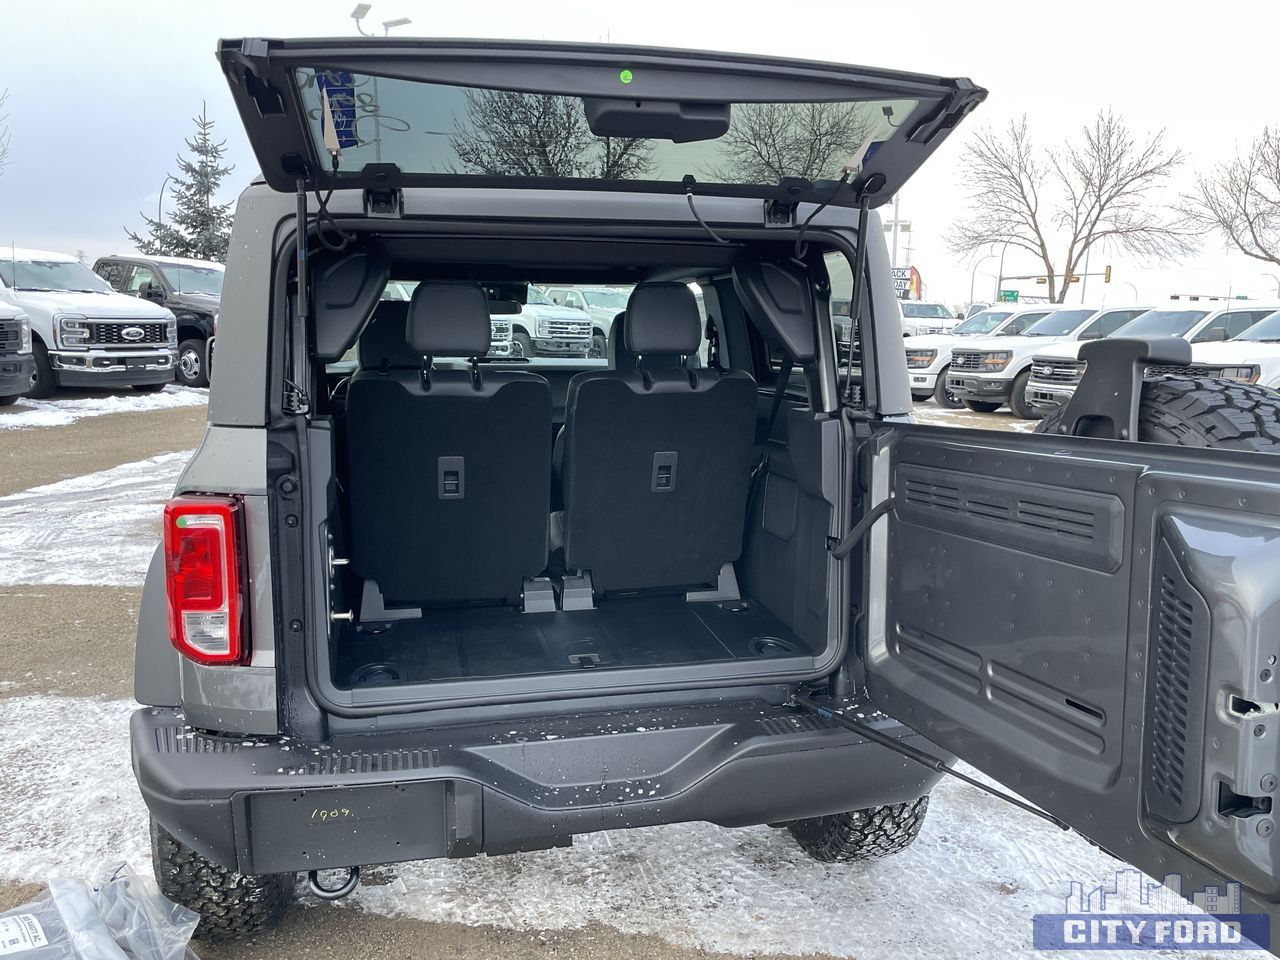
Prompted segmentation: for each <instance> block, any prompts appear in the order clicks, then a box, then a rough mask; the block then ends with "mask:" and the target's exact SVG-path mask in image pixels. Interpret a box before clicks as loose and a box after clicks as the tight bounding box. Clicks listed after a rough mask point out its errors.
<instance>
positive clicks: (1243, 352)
mask: <svg viewBox="0 0 1280 960" xmlns="http://www.w3.org/2000/svg"><path fill="white" fill-rule="evenodd" d="M1191 372H1192V373H1193V374H1194V375H1195V376H1197V377H1206V376H1208V377H1224V378H1226V379H1228V380H1238V381H1240V382H1241V383H1258V384H1261V385H1262V386H1264V387H1270V388H1271V389H1272V390H1280V309H1277V310H1276V311H1275V312H1274V313H1270V314H1268V315H1267V316H1266V317H1264V318H1263V319H1262V320H1259V321H1258V322H1257V323H1256V324H1254V325H1253V326H1251V327H1250V328H1249V329H1248V330H1246V331H1245V332H1244V333H1242V334H1240V335H1239V336H1237V337H1236V338H1235V339H1234V340H1227V341H1226V342H1220V343H1197V344H1195V345H1194V346H1192V348H1191Z"/></svg>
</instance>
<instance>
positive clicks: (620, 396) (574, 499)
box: [561, 283, 756, 593]
mask: <svg viewBox="0 0 1280 960" xmlns="http://www.w3.org/2000/svg"><path fill="white" fill-rule="evenodd" d="M616 329H617V324H616V321H615V331H616ZM623 330H624V333H623V337H624V338H625V347H626V349H625V350H617V351H613V356H612V359H613V360H614V362H615V363H616V364H617V366H618V369H612V370H599V371H591V372H588V373H580V374H578V375H577V376H575V377H574V378H573V380H572V381H571V382H570V384H569V395H568V399H567V403H566V414H565V427H564V434H563V437H564V454H563V457H564V462H563V465H562V468H561V470H562V474H561V483H562V485H563V488H562V491H561V494H562V499H563V502H564V507H565V513H564V545H565V566H566V567H567V568H568V569H569V570H571V571H581V570H586V571H590V573H591V578H592V582H593V586H594V588H595V590H596V592H598V593H607V592H611V591H615V592H616V591H628V590H641V589H650V588H662V587H669V588H678V587H687V586H693V585H696V584H704V583H709V582H712V581H714V580H715V579H716V577H717V574H718V573H719V571H720V568H721V566H722V565H723V564H725V563H728V562H731V561H733V560H736V559H737V557H738V555H739V553H740V552H741V550H742V537H743V527H744V523H745V514H746V501H747V490H748V486H749V483H750V476H751V465H752V443H753V439H754V438H753V433H754V429H755V417H756V388H755V381H754V380H752V378H751V377H750V376H749V375H748V374H746V373H743V372H741V371H736V370H729V371H719V370H709V369H697V370H692V369H686V368H684V367H683V366H681V362H682V358H683V357H684V356H688V355H691V354H694V353H696V352H697V350H698V347H699V345H700V343H701V330H702V323H701V319H700V317H699V314H698V308H697V302H696V301H695V299H694V296H693V293H692V292H691V291H690V290H689V288H688V287H687V286H685V285H684V284H682V283H645V284H640V285H639V286H637V287H636V288H635V289H634V291H632V294H631V297H630V300H629V301H628V304H627V311H626V318H625V321H624V326H623ZM633 357H639V360H638V362H637V361H636V360H634V359H633Z"/></svg>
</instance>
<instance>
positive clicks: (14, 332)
mask: <svg viewBox="0 0 1280 960" xmlns="http://www.w3.org/2000/svg"><path fill="white" fill-rule="evenodd" d="M20 327H21V324H19V323H18V321H17V320H0V353H17V352H18V341H19V340H20V339H21V335H20V334H19V333H18V330H19V328H20Z"/></svg>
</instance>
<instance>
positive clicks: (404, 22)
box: [351, 3, 413, 163]
mask: <svg viewBox="0 0 1280 960" xmlns="http://www.w3.org/2000/svg"><path fill="white" fill-rule="evenodd" d="M372 9H373V4H371V3H357V4H356V8H355V9H354V10H352V11H351V19H352V20H354V21H355V24H356V30H358V31H359V32H360V36H362V37H374V36H377V34H374V33H366V32H365V29H364V27H363V26H361V22H362V21H363V20H364V18H365V17H367V16H368V15H369V11H370V10H372ZM411 23H413V21H412V20H411V19H409V18H408V17H396V18H395V19H394V20H383V21H382V35H383V36H384V37H385V36H387V35H389V34H390V33H391V31H392V30H394V29H395V28H396V27H407V26H408V25H409V24H411ZM381 115H382V105H381V104H380V103H379V102H378V78H377V77H374V78H373V159H374V161H375V162H378V163H381V162H382V119H381Z"/></svg>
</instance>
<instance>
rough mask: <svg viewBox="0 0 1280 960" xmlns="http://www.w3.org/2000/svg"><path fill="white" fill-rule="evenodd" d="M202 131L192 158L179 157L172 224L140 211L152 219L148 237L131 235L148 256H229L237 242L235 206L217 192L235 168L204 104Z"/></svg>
mask: <svg viewBox="0 0 1280 960" xmlns="http://www.w3.org/2000/svg"><path fill="white" fill-rule="evenodd" d="M192 119H193V122H194V123H195V125H196V134H195V137H194V138H193V139H190V140H187V141H186V143H187V150H188V151H190V156H189V157H182V156H179V157H178V175H177V176H172V177H170V178H169V179H170V181H171V182H172V183H173V188H172V190H171V193H172V195H173V208H174V209H173V213H172V214H171V215H170V217H169V222H168V223H166V222H164V220H163V219H160V220H153V219H152V218H151V217H148V216H147V215H146V214H140V216H141V217H142V219H143V220H144V221H145V222H146V225H147V227H146V235H145V236H141V235H139V234H137V233H134V232H133V231H132V230H127V229H126V230H125V235H126V236H127V237H128V238H129V239H130V240H131V241H132V242H133V243H134V244H135V245H136V246H137V247H138V249H139V250H141V251H142V252H143V253H145V254H147V255H148V256H153V257H155V256H163V257H191V258H192V259H195V260H216V261H218V262H219V263H221V262H224V261H225V260H226V259H227V244H228V243H229V242H230V240H231V204H229V203H214V201H213V198H214V195H215V194H216V193H217V192H218V186H219V184H221V183H222V180H223V178H224V177H225V176H226V175H227V174H228V173H230V172H231V171H232V169H234V168H233V167H231V166H229V165H224V164H223V163H222V157H223V155H224V154H225V153H226V152H227V142H226V141H225V140H219V141H214V139H213V136H212V133H213V121H212V120H210V119H209V118H208V117H207V116H206V111H205V106H204V104H203V103H202V104H201V105H200V116H198V117H193V118H192Z"/></svg>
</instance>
